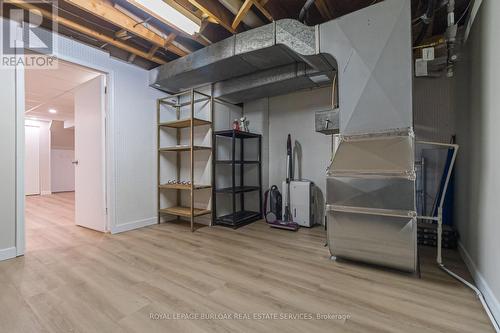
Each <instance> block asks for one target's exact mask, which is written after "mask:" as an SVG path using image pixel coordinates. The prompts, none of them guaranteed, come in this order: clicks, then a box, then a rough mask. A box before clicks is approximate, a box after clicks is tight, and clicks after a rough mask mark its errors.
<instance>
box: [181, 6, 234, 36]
mask: <svg viewBox="0 0 500 333" xmlns="http://www.w3.org/2000/svg"><path fill="white" fill-rule="evenodd" d="M189 2H190V3H191V4H193V5H194V6H195V7H196V8H198V9H199V10H201V11H202V12H203V13H204V14H206V15H207V16H208V17H209V18H210V19H212V20H215V21H216V22H217V23H218V24H220V25H221V26H222V27H224V28H225V29H226V30H228V31H229V32H231V33H233V34H234V33H236V32H238V30H239V29H234V28H233V27H232V22H233V18H234V15H233V14H232V13H231V12H230V11H229V9H227V8H226V7H224V6H223V5H222V4H221V3H220V2H218V1H213V0H189Z"/></svg>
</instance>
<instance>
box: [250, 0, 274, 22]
mask: <svg viewBox="0 0 500 333" xmlns="http://www.w3.org/2000/svg"><path fill="white" fill-rule="evenodd" d="M267 1H268V0H261V1H259V0H256V1H254V2H253V4H254V5H255V8H257V9H258V10H259V11H260V12H261V13H262V14H263V15H264V16H265V17H266V18H267V19H268V20H269V21H271V22H273V21H274V17H273V16H272V15H271V13H270V12H269V11H268V10H267V9H266V8H265V7H264V5H265V4H266V3H267Z"/></svg>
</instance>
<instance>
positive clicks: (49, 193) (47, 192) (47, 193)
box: [40, 191, 52, 195]
mask: <svg viewBox="0 0 500 333" xmlns="http://www.w3.org/2000/svg"><path fill="white" fill-rule="evenodd" d="M40 194H41V195H51V194H52V192H51V191H42V193H40Z"/></svg>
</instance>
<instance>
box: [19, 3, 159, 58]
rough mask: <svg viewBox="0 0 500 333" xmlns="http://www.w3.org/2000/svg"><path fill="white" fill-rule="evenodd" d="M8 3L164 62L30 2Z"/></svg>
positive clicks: (132, 51) (103, 40) (140, 55)
mask: <svg viewBox="0 0 500 333" xmlns="http://www.w3.org/2000/svg"><path fill="white" fill-rule="evenodd" d="M9 3H11V4H13V5H15V6H17V7H19V8H22V9H25V10H31V11H32V12H33V13H40V14H41V15H42V16H43V17H45V18H47V19H49V20H51V21H53V22H56V23H57V24H60V25H63V26H65V27H67V28H69V29H71V30H74V31H77V32H79V33H82V34H84V35H87V36H90V37H93V38H95V39H98V40H100V41H102V42H104V43H108V44H110V45H113V46H115V47H117V48H120V49H122V50H125V51H127V52H129V53H132V54H135V55H136V56H139V57H141V58H144V59H147V60H150V61H153V62H155V63H157V64H160V65H161V64H165V63H166V61H165V60H163V59H161V58H158V57H155V56H154V55H151V54H149V53H148V52H144V51H142V50H139V49H137V48H135V47H133V46H130V45H128V44H125V43H123V42H121V41H119V40H116V39H114V38H113V37H110V36H107V35H105V34H103V33H100V32H97V31H95V30H93V29H91V28H88V27H85V26H83V25H81V24H78V23H76V22H74V21H71V20H68V19H66V18H64V17H61V16H57V15H53V14H52V13H50V12H48V11H46V10H44V9H42V8H39V7H36V6H34V5H32V4H30V3H27V2H25V1H24V0H11V1H10V2H9Z"/></svg>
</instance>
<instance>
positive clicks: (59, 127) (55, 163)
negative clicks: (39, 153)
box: [50, 120, 75, 193]
mask: <svg viewBox="0 0 500 333" xmlns="http://www.w3.org/2000/svg"><path fill="white" fill-rule="evenodd" d="M50 134H51V174H52V177H51V184H52V186H51V187H52V193H57V192H71V191H74V190H75V166H74V165H73V163H72V162H73V161H74V160H75V128H74V127H72V128H64V122H62V121H57V120H55V121H52V125H51V127H50Z"/></svg>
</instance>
